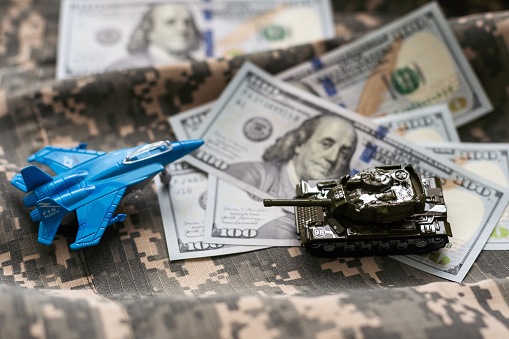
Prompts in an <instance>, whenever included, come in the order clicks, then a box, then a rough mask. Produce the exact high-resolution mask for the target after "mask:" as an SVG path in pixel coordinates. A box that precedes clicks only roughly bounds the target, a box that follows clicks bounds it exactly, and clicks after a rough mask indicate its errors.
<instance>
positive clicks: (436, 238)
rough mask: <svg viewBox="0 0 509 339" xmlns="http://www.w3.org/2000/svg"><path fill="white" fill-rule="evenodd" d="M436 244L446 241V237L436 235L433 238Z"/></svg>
mask: <svg viewBox="0 0 509 339" xmlns="http://www.w3.org/2000/svg"><path fill="white" fill-rule="evenodd" d="M432 241H433V242H434V243H435V244H440V243H443V242H444V241H445V239H444V238H440V237H435V238H433V240H432Z"/></svg>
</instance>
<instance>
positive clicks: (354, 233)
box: [264, 165, 452, 255]
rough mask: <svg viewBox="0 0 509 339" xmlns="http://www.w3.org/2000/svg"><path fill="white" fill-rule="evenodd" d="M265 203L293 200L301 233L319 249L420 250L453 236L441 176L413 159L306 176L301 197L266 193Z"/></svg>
mask: <svg viewBox="0 0 509 339" xmlns="http://www.w3.org/2000/svg"><path fill="white" fill-rule="evenodd" d="M264 205H265V206H295V222H296V226H297V234H298V235H299V237H300V239H301V242H302V244H303V245H304V246H305V247H306V248H307V249H308V250H309V251H311V252H313V253H315V254H322V255H355V254H362V255H370V254H389V253H392V254H394V253H397V254H402V253H422V252H429V251H433V250H436V249H438V248H440V247H443V246H445V244H446V243H447V242H448V236H452V233H451V229H450V225H449V223H448V222H447V210H446V207H445V202H444V199H443V194H442V188H441V184H440V181H439V180H438V179H437V178H435V177H426V178H422V179H421V178H420V177H419V175H418V174H417V172H416V171H415V169H414V168H413V167H412V166H411V165H406V166H401V165H391V166H379V167H374V168H368V169H366V170H363V171H361V172H359V173H357V174H355V175H353V176H349V175H347V176H344V177H343V178H341V179H339V180H326V181H319V180H308V181H305V180H303V181H301V183H300V185H298V186H297V199H265V200H264Z"/></svg>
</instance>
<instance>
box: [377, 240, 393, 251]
mask: <svg viewBox="0 0 509 339" xmlns="http://www.w3.org/2000/svg"><path fill="white" fill-rule="evenodd" d="M389 247H391V244H389V243H388V242H385V241H384V242H381V243H380V245H379V246H378V248H379V249H381V250H382V251H387V250H388V249H389Z"/></svg>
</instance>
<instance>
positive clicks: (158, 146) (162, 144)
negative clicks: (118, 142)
mask: <svg viewBox="0 0 509 339" xmlns="http://www.w3.org/2000/svg"><path fill="white" fill-rule="evenodd" d="M171 150H172V146H171V142H170V141H168V140H164V141H158V142H154V143H151V144H148V145H145V146H142V147H140V148H138V149H137V150H135V151H134V152H133V153H131V154H129V155H128V156H127V157H126V158H125V159H124V163H133V162H136V161H140V160H143V159H148V158H151V157H154V156H156V155H159V154H161V153H166V152H169V151H171Z"/></svg>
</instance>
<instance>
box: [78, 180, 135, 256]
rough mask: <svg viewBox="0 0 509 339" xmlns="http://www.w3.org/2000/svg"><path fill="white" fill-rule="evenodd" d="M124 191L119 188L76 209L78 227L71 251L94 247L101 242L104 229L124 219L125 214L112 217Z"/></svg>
mask: <svg viewBox="0 0 509 339" xmlns="http://www.w3.org/2000/svg"><path fill="white" fill-rule="evenodd" d="M125 190H126V188H125V187H124V188H121V189H119V190H118V191H114V192H112V193H110V194H108V195H105V196H103V197H101V198H99V199H97V200H94V201H92V202H90V203H89V204H86V205H83V206H81V207H80V208H78V209H76V215H77V216H78V223H79V225H80V227H79V229H78V235H77V236H76V242H75V243H74V244H71V248H72V249H73V250H76V249H79V248H83V247H88V246H92V245H96V244H97V243H98V242H99V240H101V237H102V235H103V233H104V230H105V229H106V227H108V226H109V225H111V224H114V223H116V222H118V221H123V220H124V219H125V216H126V215H125V214H118V215H117V216H115V217H113V213H115V209H116V208H117V205H118V203H119V202H120V199H122V196H123V195H124V193H125Z"/></svg>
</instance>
